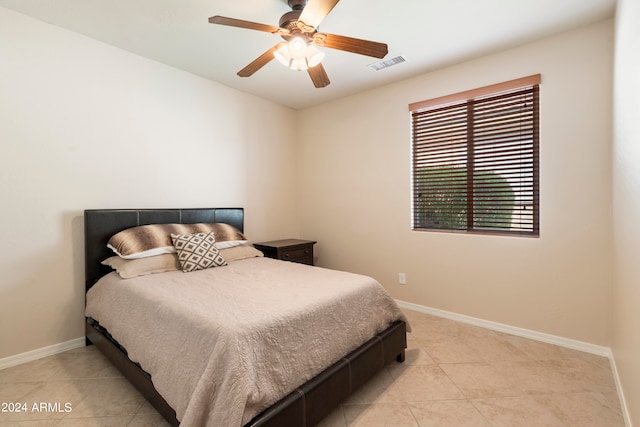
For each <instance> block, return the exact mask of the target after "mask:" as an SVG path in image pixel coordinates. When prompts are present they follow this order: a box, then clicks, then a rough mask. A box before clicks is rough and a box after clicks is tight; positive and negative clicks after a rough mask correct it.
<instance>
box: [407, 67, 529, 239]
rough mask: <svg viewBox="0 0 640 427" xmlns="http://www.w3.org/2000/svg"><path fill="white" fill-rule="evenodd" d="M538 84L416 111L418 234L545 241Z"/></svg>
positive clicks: (525, 81) (414, 107) (437, 102)
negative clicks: (466, 234) (540, 238)
mask: <svg viewBox="0 0 640 427" xmlns="http://www.w3.org/2000/svg"><path fill="white" fill-rule="evenodd" d="M539 83H540V75H539V74H538V75H534V76H530V77H525V78H522V79H517V80H513V81H510V82H506V83H501V84H497V85H492V86H487V87H484V88H480V89H475V90H472V91H467V92H462V93H459V94H455V95H451V96H446V97H442V98H437V99H433V100H429V101H423V102H419V103H415V104H411V105H410V106H409V109H410V111H411V124H412V160H413V164H412V167H413V168H412V178H413V194H412V198H413V206H412V207H413V213H412V221H413V225H412V226H413V229H414V230H449V231H460V232H471V233H488V234H513V235H518V236H538V235H539V218H538V217H539V185H538V180H539V165H538V163H539V156H538V151H539V130H538V129H539V114H538V108H539V107H538V103H539V102H538V92H539V89H538V85H539Z"/></svg>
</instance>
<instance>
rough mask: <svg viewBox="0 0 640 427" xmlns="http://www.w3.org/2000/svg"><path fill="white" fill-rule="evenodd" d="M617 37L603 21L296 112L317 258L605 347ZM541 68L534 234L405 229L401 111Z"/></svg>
mask: <svg viewBox="0 0 640 427" xmlns="http://www.w3.org/2000/svg"><path fill="white" fill-rule="evenodd" d="M613 29H614V26H613V22H612V21H611V20H608V21H605V22H602V23H599V24H596V25H592V26H589V27H585V28H582V29H579V30H575V31H571V32H567V33H564V34H561V35H558V36H555V37H552V38H548V39H545V40H541V41H538V42H535V43H531V44H528V45H525V46H522V47H519V48H515V49H512V50H508V51H504V52H502V53H499V54H495V55H490V56H486V57H483V58H480V59H477V60H474V61H471V62H467V63H463V64H460V65H457V66H454V67H450V68H446V69H442V70H439V71H436V72H431V73H428V74H425V75H422V76H420V77H416V78H413V79H410V80H406V81H403V82H400V83H397V84H394V85H391V86H387V87H383V88H380V89H377V90H373V91H369V92H366V93H361V94H358V95H355V96H352V97H349V98H344V99H341V100H338V101H335V102H331V103H327V104H324V105H321V106H318V107H315V108H309V109H306V110H304V111H302V112H301V113H300V115H299V119H298V120H299V123H300V125H299V135H298V138H299V140H300V146H299V159H300V164H301V165H303V166H304V167H302V168H301V170H300V174H299V176H300V178H299V179H300V187H299V189H300V190H299V191H300V197H299V199H300V204H301V209H300V214H301V216H300V218H301V234H302V235H303V236H304V237H305V238H310V239H317V240H318V245H317V254H318V263H319V264H320V265H322V266H327V267H332V268H338V269H345V270H351V271H356V272H360V273H365V274H368V275H372V276H373V277H375V278H377V279H378V280H380V281H381V282H382V284H383V285H384V286H385V287H386V288H387V289H388V290H389V292H390V293H391V294H392V295H393V296H394V297H395V298H397V299H400V300H404V301H408V302H412V303H416V304H421V305H424V306H428V307H433V308H437V309H442V310H447V311H451V312H455V313H458V314H464V315H468V316H473V317H477V318H480V319H485V320H490V321H495V322H499V323H504V324H508V325H512V326H517V327H521V328H526V329H531V330H535V331H538V332H545V333H549V334H554V335H558V336H562V337H566V338H570V339H574V340H580V341H585V342H588V343H592V344H597V345H605V346H607V345H609V342H610V341H609V338H610V337H609V321H610V315H611V298H612V297H611V279H612V257H611V249H612V240H611V208H610V206H611V162H610V158H611V155H610V147H611V132H612V119H611V107H612V96H611V91H612V83H611V82H612V49H613ZM400 66H401V65H400ZM535 73H541V74H542V85H541V90H540V99H541V107H540V111H541V152H540V154H541V178H540V185H541V199H540V205H541V214H540V215H541V220H540V224H541V236H540V238H536V239H531V238H513V237H489V236H478V235H463V234H448V233H426V232H412V231H411V230H410V226H411V225H410V214H411V207H410V197H411V196H410V134H409V114H408V109H407V106H408V104H409V103H411V102H415V101H420V100H424V99H429V98H434V97H437V96H441V95H447V94H450V93H455V92H459V91H462V90H467V89H473V88H476V87H480V86H484V85H488V84H492V83H498V82H502V81H506V80H510V79H514V78H518V77H524V76H527V75H531V74H535ZM399 272H404V273H406V275H407V281H408V284H407V285H406V286H401V285H398V273H399Z"/></svg>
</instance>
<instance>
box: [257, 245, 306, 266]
mask: <svg viewBox="0 0 640 427" xmlns="http://www.w3.org/2000/svg"><path fill="white" fill-rule="evenodd" d="M315 244H316V242H315V241H313V240H300V239H284V240H274V241H271V242H262V243H254V244H253V246H254V247H255V248H256V249H258V250H259V251H262V253H263V254H264V256H266V257H268V258H275V259H281V260H283V261H292V262H298V263H300V264H308V265H313V245H315Z"/></svg>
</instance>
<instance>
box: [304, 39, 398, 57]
mask: <svg viewBox="0 0 640 427" xmlns="http://www.w3.org/2000/svg"><path fill="white" fill-rule="evenodd" d="M313 44H315V45H316V46H320V47H328V48H331V49H338V50H344V51H347V52H352V53H358V54H360V55H367V56H373V57H374V58H384V57H385V56H386V55H387V53H388V52H389V48H388V47H387V45H386V44H385V43H378V42H372V41H369V40H362V39H355V38H353V37H346V36H338V35H335V34H327V33H316V34H314V36H313Z"/></svg>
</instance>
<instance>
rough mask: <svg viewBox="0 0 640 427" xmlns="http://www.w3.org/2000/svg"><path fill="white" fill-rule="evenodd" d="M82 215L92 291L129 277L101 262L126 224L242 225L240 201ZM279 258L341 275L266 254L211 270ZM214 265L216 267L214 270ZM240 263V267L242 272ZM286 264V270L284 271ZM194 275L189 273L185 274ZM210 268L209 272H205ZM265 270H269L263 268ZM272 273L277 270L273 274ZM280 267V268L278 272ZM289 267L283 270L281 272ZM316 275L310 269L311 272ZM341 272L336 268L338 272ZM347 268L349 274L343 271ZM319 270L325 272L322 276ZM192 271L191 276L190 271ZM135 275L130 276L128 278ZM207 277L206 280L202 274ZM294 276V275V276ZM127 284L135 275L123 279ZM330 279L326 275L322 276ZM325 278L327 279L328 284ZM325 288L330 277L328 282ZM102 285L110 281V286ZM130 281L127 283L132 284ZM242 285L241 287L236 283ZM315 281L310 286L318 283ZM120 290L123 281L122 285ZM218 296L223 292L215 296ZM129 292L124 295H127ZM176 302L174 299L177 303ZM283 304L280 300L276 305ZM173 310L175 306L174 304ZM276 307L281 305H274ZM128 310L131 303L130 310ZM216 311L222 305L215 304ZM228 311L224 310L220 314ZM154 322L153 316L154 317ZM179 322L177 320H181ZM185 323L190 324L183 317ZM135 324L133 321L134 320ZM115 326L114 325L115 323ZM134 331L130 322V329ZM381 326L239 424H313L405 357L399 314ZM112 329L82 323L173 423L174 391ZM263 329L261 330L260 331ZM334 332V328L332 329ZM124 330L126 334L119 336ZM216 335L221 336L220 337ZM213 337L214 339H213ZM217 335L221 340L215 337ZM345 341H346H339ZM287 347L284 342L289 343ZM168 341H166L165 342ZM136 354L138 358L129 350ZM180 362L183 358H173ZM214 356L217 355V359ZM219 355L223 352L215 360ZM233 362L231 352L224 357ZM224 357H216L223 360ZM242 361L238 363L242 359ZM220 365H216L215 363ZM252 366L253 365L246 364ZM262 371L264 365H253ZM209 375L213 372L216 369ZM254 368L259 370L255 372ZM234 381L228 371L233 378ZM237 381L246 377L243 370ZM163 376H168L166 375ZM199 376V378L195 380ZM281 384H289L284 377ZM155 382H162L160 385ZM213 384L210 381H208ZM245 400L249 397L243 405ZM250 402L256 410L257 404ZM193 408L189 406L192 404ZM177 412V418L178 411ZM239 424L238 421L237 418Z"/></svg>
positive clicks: (251, 266) (229, 271) (277, 264)
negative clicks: (225, 204) (237, 203)
mask: <svg viewBox="0 0 640 427" xmlns="http://www.w3.org/2000/svg"><path fill="white" fill-rule="evenodd" d="M84 220H85V272H86V290H87V292H89V290H90V289H92V287H93V286H94V285H96V283H97V282H99V281H100V279H102V280H101V281H100V282H99V283H101V284H100V285H99V286H97V287H96V289H94V291H92V293H97V292H95V291H96V290H98V289H99V288H100V287H102V289H104V288H105V286H104V285H103V284H102V283H104V282H106V281H109V280H110V281H112V282H113V283H116V284H118V285H120V284H122V283H124V282H127V281H126V280H125V281H122V280H120V279H119V278H114V276H115V275H116V273H114V272H112V269H111V268H110V267H108V266H105V265H103V264H102V261H103V260H105V259H106V258H108V257H110V256H112V255H113V253H112V252H111V250H110V249H109V248H108V247H107V242H108V241H109V239H110V237H111V236H113V235H114V234H116V233H117V232H119V231H121V230H125V229H129V228H132V227H137V226H141V225H146V224H194V223H224V224H229V225H232V226H233V227H235V228H236V229H238V230H240V231H241V232H242V231H244V211H243V209H242V208H210V209H209V208H199V209H124V210H114V209H106V210H86V211H85V214H84ZM284 264H286V265H287V268H291V267H292V268H293V270H292V273H291V274H292V276H291V277H292V278H295V277H297V276H296V274H298V275H300V276H305V275H308V274H309V270H300V269H315V270H313V271H314V272H317V273H319V274H320V277H326V278H327V280H329V281H333V280H334V278H337V279H340V280H342V279H341V276H333V274H338V273H337V272H332V271H331V270H325V269H319V268H317V267H309V266H302V265H295V266H294V265H293V264H292V263H288V262H286V261H277V260H271V259H266V258H263V259H259V258H255V259H252V260H246V261H237V262H235V264H233V265H232V263H229V266H228V267H229V268H228V267H224V269H220V271H221V273H216V275H220V274H226V275H227V276H226V279H224V280H232V278H233V277H235V276H234V275H236V274H239V273H242V274H246V272H245V270H246V271H248V272H249V273H248V274H249V275H253V276H256V277H258V276H260V274H262V273H261V272H262V270H261V269H264V271H265V272H267V271H271V270H274V271H279V270H280V269H281V268H284ZM212 270H216V269H212ZM241 270H242V271H241ZM287 271H288V270H287ZM199 273H200V276H197V277H204V275H205V274H209V273H203V272H199ZM171 274H173V276H176V277H177V276H178V275H180V274H184V273H182V272H169V273H162V274H159V275H150V276H148V277H145V278H142V279H143V280H142V282H141V283H143V282H144V281H146V283H150V282H149V281H150V280H151V278H153V280H154V281H157V283H160V278H164V277H167V278H170V277H172V276H171ZM188 274H194V273H188ZM211 274H213V273H211ZM264 274H267V273H264ZM274 274H276V273H274ZM278 274H279V273H278ZM287 274H289V273H287ZM314 274H315V273H314ZM340 274H341V273H340ZM345 274H349V273H345ZM323 275H324V276H323ZM193 277H194V278H195V277H196V275H195V274H194V275H193ZM132 280H133V279H132ZM207 280H208V279H207ZM295 280H298V279H295ZM127 283H133V282H127ZM327 283H328V282H327ZM331 285H333V284H332V283H331ZM327 286H328V287H329V288H330V286H329V283H328V285H327ZM108 287H113V286H112V285H111V286H108ZM130 287H131V286H130ZM238 287H241V286H238ZM316 288H317V286H315V287H313V288H312V289H316ZM123 289H124V288H123ZM221 298H222V296H221ZM229 298H232V299H230V301H233V298H235V297H234V296H230V297H229ZM127 299H128V297H127ZM273 303H274V305H275V306H276V307H277V304H278V301H277V300H274V302H273ZM179 305H180V304H178V303H176V304H175V306H176V307H178V306H179ZM282 307H283V308H284V307H285V306H282ZM169 308H170V309H171V311H174V310H173V309H174V307H169ZM176 310H177V309H176ZM278 310H279V309H278ZM129 311H134V310H129ZM219 311H220V312H221V313H222V312H223V310H219ZM220 315H221V316H222V315H223V314H220ZM224 315H225V316H227V314H224ZM327 317H331V316H327ZM156 321H157V320H156ZM180 323H183V322H180ZM184 323H188V321H185V322H184ZM136 327H138V325H137V324H136ZM139 328H140V329H141V330H140V331H139V332H140V334H141V335H142V334H143V333H144V331H143V330H142V329H144V325H140V326H139ZM341 328H342V329H343V330H344V333H345V334H346V333H347V331H348V332H349V333H351V330H352V329H357V328H356V325H355V324H346V325H342V326H341ZM113 329H114V330H117V328H116V327H113ZM133 329H134V330H135V329H136V328H133ZM379 329H381V330H380V331H379V332H376V333H374V334H372V335H371V336H370V337H366V338H364V339H363V338H362V337H361V334H362V333H364V332H363V331H360V332H359V333H360V336H359V338H358V340H359V341H358V342H357V343H356V344H353V343H351V344H349V345H350V346H351V347H353V348H352V349H350V350H349V351H346V352H345V353H340V356H339V357H338V358H337V359H336V360H335V361H332V362H331V363H329V364H327V365H326V366H324V365H323V366H322V369H321V370H319V372H318V373H317V374H314V376H313V377H312V378H310V379H308V380H306V379H305V381H304V382H303V383H301V384H296V385H295V386H293V387H291V388H290V389H287V390H286V392H282V390H279V391H278V392H279V393H280V394H281V396H279V397H278V400H277V401H275V402H274V403H269V406H268V407H266V408H259V407H254V408H253V410H254V412H256V414H255V416H254V415H253V413H251V412H245V413H244V414H243V415H244V417H243V418H242V420H243V421H242V423H241V424H242V425H245V426H252V427H259V426H280V427H282V426H284V427H286V426H313V425H315V424H317V423H318V422H320V421H321V420H322V418H323V417H324V416H326V415H327V414H328V413H330V412H331V411H332V410H333V409H334V408H335V407H336V406H337V405H338V404H339V403H340V402H341V401H343V400H344V399H345V398H346V397H347V396H348V395H349V394H351V393H352V392H353V391H355V390H356V389H357V388H358V387H359V386H361V385H362V384H364V383H365V382H366V381H367V380H368V379H369V378H371V377H372V376H373V375H375V374H376V373H377V372H378V371H379V370H380V369H382V368H383V367H384V366H385V365H386V364H388V363H390V362H392V361H393V360H396V361H398V362H403V361H404V351H405V348H406V329H407V325H406V323H405V321H404V320H403V318H402V317H401V316H398V318H396V319H393V320H392V321H390V322H388V325H385V326H384V327H383V328H379ZM112 332H113V331H110V330H108V329H107V328H105V326H104V325H103V324H101V323H100V322H99V321H96V319H93V318H92V317H87V322H86V338H87V344H94V345H96V347H98V349H99V350H100V351H102V353H104V354H105V356H106V357H107V358H108V359H109V360H111V362H112V363H113V364H114V365H115V366H117V367H118V369H119V370H120V371H121V372H122V373H123V375H124V376H125V377H126V378H127V379H128V380H129V381H130V382H131V383H132V384H133V385H134V386H135V387H136V388H137V389H138V390H139V391H140V392H141V394H142V395H143V396H144V397H145V398H146V399H147V400H148V401H149V402H150V403H151V404H152V405H153V406H154V407H155V408H156V409H157V410H158V412H159V413H160V414H162V416H163V417H164V418H165V419H166V420H167V421H168V422H169V423H170V424H171V425H179V424H180V423H179V421H178V416H177V415H176V410H175V409H174V408H173V407H172V405H170V404H169V403H168V402H167V399H165V397H169V396H170V397H171V398H170V399H169V400H170V401H175V397H174V396H171V393H167V392H166V389H165V392H164V393H163V394H164V396H163V394H161V393H160V392H159V391H158V390H157V385H154V381H152V376H151V375H150V374H149V373H148V372H146V370H145V369H143V367H144V365H145V362H143V361H140V363H135V362H133V361H132V360H130V358H129V355H130V354H131V353H132V352H133V354H134V355H135V354H136V352H139V350H136V349H134V348H133V346H134V344H135V341H136V340H133V341H132V340H131V338H129V341H128V343H129V346H130V347H129V348H125V347H127V346H126V345H124V346H123V345H122V344H121V343H120V342H119V338H120V337H119V336H118V333H120V331H119V330H118V333H114V334H112ZM261 335H262V334H261ZM336 335H340V334H339V333H337V334H336ZM123 337H124V335H123ZM220 341H221V340H220ZM216 342H217V341H216ZM221 342H222V341H221ZM292 343H295V341H294V340H291V341H289V342H288V344H287V345H288V346H289V347H291V345H293V344H292ZM345 345H346V344H345ZM289 347H287V348H289ZM167 348H170V347H167ZM154 351H156V352H162V351H163V349H161V348H159V349H154ZM132 358H133V359H136V360H137V357H133V356H132ZM175 359H178V361H179V362H180V363H181V361H180V360H179V358H175ZM216 360H217V359H216ZM220 360H222V359H220ZM191 363H192V361H188V362H185V364H191ZM225 363H233V359H232V360H231V361H230V362H225ZM305 363H306V360H298V361H295V364H294V365H293V366H292V367H291V369H292V370H295V368H296V365H297V364H300V365H304V364H305ZM221 364H222V362H221ZM241 366H244V365H241ZM221 367H222V366H221ZM226 369H227V368H224V369H220V370H219V371H225V372H226ZM250 372H253V371H250ZM256 372H259V373H260V374H261V375H262V371H256ZM214 374H215V372H214ZM256 375H257V374H256ZM160 377H161V373H157V374H156V376H155V377H154V380H158V381H157V382H158V383H160ZM232 380H233V378H232ZM243 380H246V379H245V378H244V376H243ZM165 381H166V380H165ZM200 382H202V380H200ZM211 382H212V380H207V381H206V382H205V383H207V384H208V383H211ZM283 384H288V383H286V382H283ZM159 388H161V387H159ZM214 388H215V387H214ZM247 405H248V404H247ZM174 406H176V407H178V413H182V415H184V408H182V406H180V403H179V402H178V403H175V404H174ZM256 408H259V409H260V410H259V411H257V410H256ZM192 412H193V411H192ZM247 413H249V414H251V418H250V419H248V420H247V419H245V418H246V415H247ZM180 419H182V417H180ZM193 420H198V418H193V415H192V414H191V413H190V414H189V421H188V422H187V421H185V424H190V425H200V424H203V421H202V419H200V420H199V421H193ZM241 424H237V425H241Z"/></svg>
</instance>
